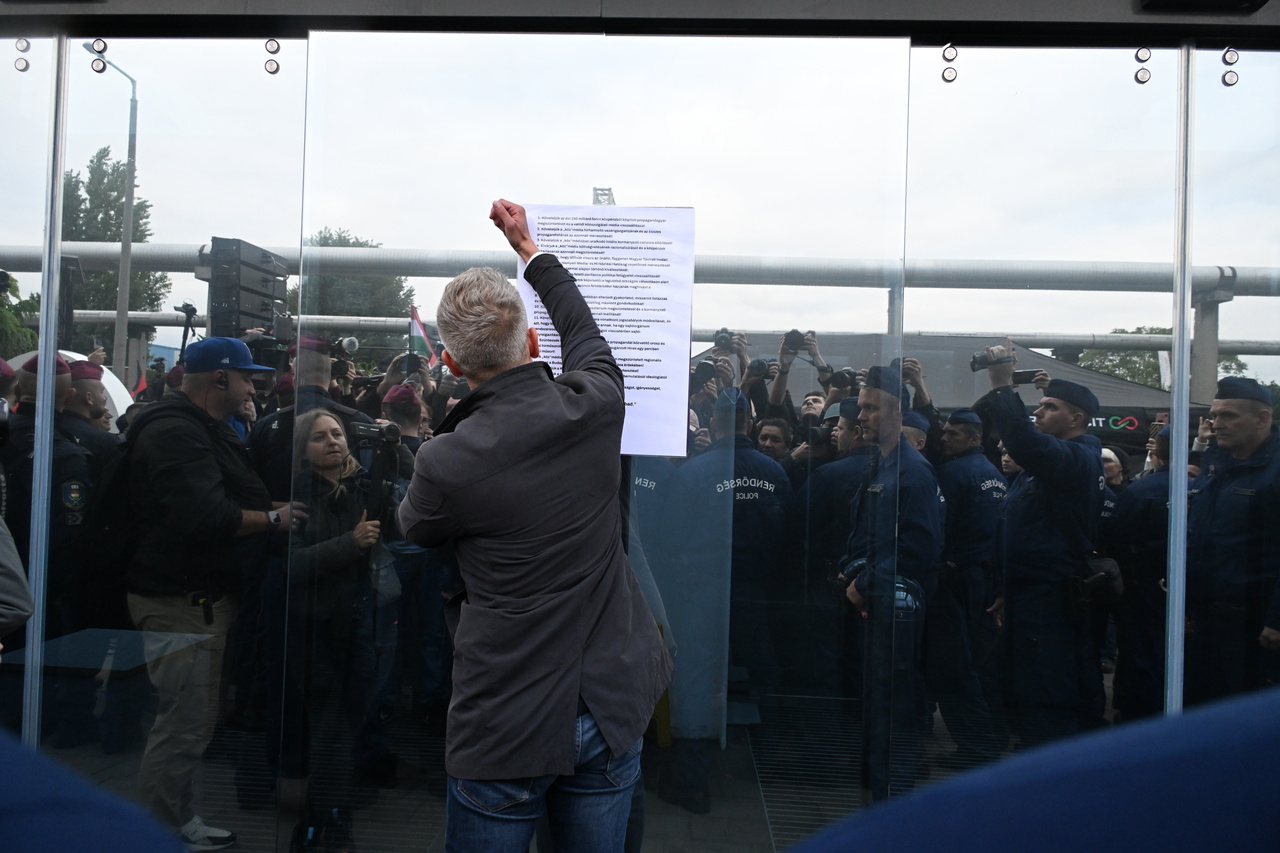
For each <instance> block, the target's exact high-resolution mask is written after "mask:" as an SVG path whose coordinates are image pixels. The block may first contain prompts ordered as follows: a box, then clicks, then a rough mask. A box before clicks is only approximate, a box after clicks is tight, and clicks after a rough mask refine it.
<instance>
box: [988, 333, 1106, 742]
mask: <svg viewBox="0 0 1280 853" xmlns="http://www.w3.org/2000/svg"><path fill="white" fill-rule="evenodd" d="M987 353H988V356H989V358H990V359H991V361H992V364H991V367H990V370H989V372H990V378H991V388H992V390H991V391H990V392H989V393H988V394H987V395H986V396H985V397H983V398H982V401H980V402H981V404H982V406H983V407H984V408H985V409H986V410H987V411H988V412H989V413H990V416H991V418H992V419H993V421H994V423H995V425H996V427H997V428H998V429H999V431H1000V437H1001V439H1002V440H1003V442H1004V447H1005V450H1006V451H1008V453H1009V455H1010V456H1011V457H1012V458H1013V460H1014V461H1015V462H1017V463H1018V465H1020V466H1022V469H1023V470H1022V472H1021V473H1020V474H1018V476H1017V477H1016V478H1014V480H1013V482H1012V483H1011V484H1010V486H1009V492H1008V494H1007V495H1006V496H1005V499H1004V501H1003V502H1002V504H1001V508H1002V511H1001V514H1000V528H999V533H998V537H997V559H998V571H999V577H1000V578H1001V579H1002V581H1003V596H1002V598H1000V599H997V607H996V609H995V610H994V611H993V612H995V613H996V614H998V615H999V617H1000V618H1001V619H1002V620H1003V623H1004V652H1005V663H1006V666H1005V670H1004V671H1005V678H1006V697H1007V701H1008V704H1009V708H1010V711H1011V717H1012V722H1013V724H1014V727H1015V730H1016V731H1017V734H1018V735H1019V738H1020V739H1021V741H1022V743H1023V745H1024V746H1033V745H1037V744H1040V743H1045V742H1047V741H1050V740H1053V739H1055V738H1059V737H1065V736H1067V735H1070V734H1073V733H1075V732H1077V731H1079V730H1080V728H1081V723H1082V720H1086V719H1089V718H1091V717H1092V715H1093V714H1094V713H1095V709H1096V704H1097V699H1098V697H1100V696H1103V692H1102V668H1101V665H1100V661H1099V659H1098V652H1097V648H1096V646H1095V644H1094V643H1093V640H1092V637H1091V635H1090V630H1089V628H1090V625H1089V619H1088V615H1089V614H1088V608H1087V605H1086V604H1085V603H1084V602H1083V601H1082V600H1081V599H1082V596H1081V594H1080V580H1081V579H1082V578H1083V577H1084V573H1085V571H1086V567H1087V562H1086V561H1087V559H1088V555H1089V554H1090V552H1092V551H1093V549H1094V548H1095V547H1096V544H1097V528H1098V519H1099V517H1100V515H1101V513H1102V498H1103V490H1104V484H1105V478H1104V476H1103V472H1102V443H1101V442H1099V441H1098V439H1097V438H1095V437H1093V436H1091V435H1088V434H1086V432H1085V430H1086V429H1087V428H1088V425H1089V419H1090V418H1091V417H1092V416H1093V415H1094V413H1096V412H1097V411H1098V398H1097V397H1095V396H1094V394H1093V392H1092V391H1090V390H1089V389H1088V388H1086V387H1084V386H1083V385H1079V384H1077V383H1075V382H1068V381H1066V380H1063V379H1053V380H1051V381H1050V382H1049V384H1048V385H1047V386H1046V388H1045V390H1044V398H1043V399H1041V401H1040V405H1039V407H1038V408H1036V410H1035V412H1034V413H1033V418H1034V421H1035V425H1034V426H1033V425H1032V422H1031V420H1029V419H1028V418H1027V410H1026V408H1025V407H1024V406H1023V405H1022V399H1021V398H1020V397H1019V396H1018V393H1017V392H1016V391H1015V390H1014V388H1013V365H1014V361H1013V356H1012V348H1011V347H1010V348H1006V347H1002V346H996V347H988V349H987Z"/></svg>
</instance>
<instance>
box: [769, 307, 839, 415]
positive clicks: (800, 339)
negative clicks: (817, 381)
mask: <svg viewBox="0 0 1280 853" xmlns="http://www.w3.org/2000/svg"><path fill="white" fill-rule="evenodd" d="M801 350H804V351H805V352H807V353H809V363H810V364H812V365H813V366H814V367H815V368H817V369H818V376H819V377H822V376H824V375H829V374H830V373H831V372H832V371H831V368H830V367H829V366H828V365H827V362H826V360H825V359H823V357H822V353H820V352H818V334H817V333H816V332H814V331H813V330H812V329H810V330H809V331H807V332H805V333H804V334H803V335H801V334H800V331H799V330H798V329H792V330H791V331H789V332H787V333H786V334H785V335H783V336H782V337H781V338H780V339H779V340H778V361H777V365H778V368H777V370H776V377H775V378H774V380H773V385H772V386H771V387H770V389H769V402H768V405H767V406H766V407H765V410H764V413H765V417H770V418H786V419H788V420H790V421H791V424H792V429H793V430H794V429H795V427H796V426H797V425H798V424H799V420H798V419H797V418H796V413H795V410H794V409H793V408H792V406H791V402H790V398H789V396H788V391H787V379H788V376H789V374H790V373H791V366H792V365H793V364H794V363H795V360H796V356H798V355H799V354H800V351H801ZM809 396H812V395H808V394H806V395H805V397H806V403H807V400H808V397H809ZM815 407H816V408H817V409H818V411H819V412H821V410H822V408H821V407H820V406H815ZM803 415H804V406H803V405H802V406H801V416H803Z"/></svg>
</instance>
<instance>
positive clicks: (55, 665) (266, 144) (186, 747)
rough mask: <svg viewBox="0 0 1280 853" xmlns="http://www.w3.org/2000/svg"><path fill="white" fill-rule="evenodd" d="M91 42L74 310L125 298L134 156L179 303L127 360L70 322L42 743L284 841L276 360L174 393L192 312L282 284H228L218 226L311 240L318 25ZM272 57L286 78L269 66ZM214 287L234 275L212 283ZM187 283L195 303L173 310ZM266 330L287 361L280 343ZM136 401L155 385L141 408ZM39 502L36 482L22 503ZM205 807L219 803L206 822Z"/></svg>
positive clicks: (268, 241) (71, 265)
mask: <svg viewBox="0 0 1280 853" xmlns="http://www.w3.org/2000/svg"><path fill="white" fill-rule="evenodd" d="M72 49H73V51H74V53H73V55H72V56H71V57H70V66H69V86H68V88H69V93H68V103H69V106H68V119H67V132H66V179H65V185H64V194H63V197H64V211H63V213H64V216H63V244H62V245H63V278H62V281H63V287H62V293H61V295H62V297H63V300H62V301H63V304H62V305H59V306H56V307H57V308H58V309H59V310H60V312H62V313H64V314H66V315H68V316H69V312H70V309H71V308H72V307H74V308H75V309H78V310H98V311H102V312H104V313H105V314H106V315H107V317H108V318H110V317H112V316H113V315H114V313H115V306H116V291H117V286H116V283H117V281H118V280H119V279H118V277H117V276H118V275H119V272H120V269H121V257H122V252H121V235H122V234H123V233H126V232H128V231H129V230H130V229H127V228H126V227H125V226H124V224H123V223H124V221H125V220H126V219H128V218H129V216H130V210H129V208H130V202H129V198H130V194H129V192H128V186H129V178H128V176H129V174H130V169H131V165H130V162H129V161H130V159H133V160H134V165H135V166H136V168H135V169H134V171H135V172H136V178H135V184H136V193H135V194H134V195H133V198H132V210H131V215H132V229H131V240H130V241H129V242H128V244H127V245H128V246H129V250H130V251H129V252H128V254H129V256H130V263H129V266H130V270H129V275H128V280H129V281H131V301H130V306H129V307H130V308H132V309H134V310H142V311H151V312H156V314H157V316H156V317H155V318H154V319H146V320H142V321H135V323H133V324H130V325H128V326H127V327H126V328H127V331H128V336H129V338H130V339H131V342H130V345H129V347H130V352H129V354H128V357H127V358H126V355H125V353H124V352H123V351H117V348H115V347H114V346H113V337H114V331H115V329H114V324H111V323H108V324H105V325H100V326H95V325H76V326H74V328H70V327H68V329H67V336H66V338H65V339H63V340H61V343H62V347H61V349H62V354H63V356H64V358H65V360H66V361H68V362H69V363H70V372H69V374H68V375H66V376H60V377H58V384H57V386H56V387H55V388H54V389H53V390H54V392H55V393H56V394H57V395H58V396H57V399H56V403H55V407H56V408H57V409H58V410H59V414H58V416H57V417H56V419H55V428H56V433H57V434H56V435H55V438H54V446H53V449H52V459H53V462H52V471H51V472H48V473H49V474H51V479H52V500H51V505H50V508H49V524H50V530H51V534H50V544H49V550H50V560H49V573H48V576H49V601H48V612H49V630H48V632H47V636H48V640H47V642H46V644H45V651H46V656H45V661H46V673H45V691H44V696H43V729H44V732H45V735H46V736H45V739H44V741H43V744H42V745H43V747H44V748H45V749H48V750H50V754H51V755H53V756H55V757H57V758H58V759H60V760H62V761H64V762H65V763H67V764H69V765H70V766H72V767H74V768H75V769H76V770H78V771H80V772H82V773H83V774H85V775H87V776H89V777H90V778H91V779H93V780H94V781H96V782H98V783H100V784H101V785H103V786H104V787H105V788H107V789H109V790H111V791H114V792H116V793H119V794H122V795H124V796H128V797H132V798H135V799H138V800H140V801H141V802H142V803H143V804H144V805H145V806H147V807H148V808H149V809H150V811H151V812H152V814H153V815H154V816H155V817H156V818H157V819H158V820H159V821H160V823H161V824H164V825H166V826H168V827H169V828H171V829H173V830H178V829H180V828H183V829H184V831H185V832H186V834H187V835H188V836H189V838H190V839H191V840H193V841H194V840H197V839H198V836H200V835H201V834H202V833H210V832H212V833H213V835H214V836H215V837H216V836H217V835H218V832H217V831H214V830H209V829H208V828H207V827H210V826H214V827H227V828H228V829H229V830H230V831H233V832H235V833H236V834H237V835H238V836H239V838H240V839H241V842H242V843H243V845H244V846H245V847H247V848H249V849H271V848H273V847H274V846H275V835H276V824H275V820H274V817H273V816H272V814H271V812H270V811H269V810H263V809H264V807H265V806H268V805H269V803H270V797H271V792H272V788H273V781H272V778H271V775H270V773H269V770H268V767H269V766H272V765H273V764H274V762H273V761H269V760H268V750H267V746H266V742H267V741H266V737H265V734H264V731H265V730H266V728H267V723H268V717H267V714H266V707H267V706H266V699H267V696H266V693H267V691H266V685H267V683H268V678H267V676H266V674H265V673H266V672H267V661H268V660H269V659H270V650H269V645H270V644H269V643H268V642H267V637H268V636H269V630H270V629H275V630H276V631H278V632H279V631H282V630H283V625H282V619H283V614H282V613H276V612H273V611H269V610H268V608H267V606H266V603H267V601H268V598H267V596H266V594H265V593H264V589H265V588H266V587H267V578H268V573H269V562H268V558H269V556H270V550H271V547H272V545H273V542H272V541H271V540H272V537H271V536H270V535H269V534H268V533H267V530H268V529H269V524H268V522H267V520H266V519H267V516H266V510H269V509H270V503H269V501H268V498H267V494H266V490H265V488H264V487H263V486H262V484H261V483H260V482H259V481H258V478H257V477H256V475H255V474H254V473H253V471H252V470H251V469H250V466H249V464H248V461H247V457H246V453H245V450H244V444H243V439H242V437H241V436H242V435H243V434H244V433H245V432H246V431H247V423H246V421H248V422H251V421H252V420H253V416H254V415H256V413H257V409H256V408H254V407H253V406H250V405H249V403H250V401H251V398H252V396H253V387H252V384H251V383H249V382H248V377H250V376H251V375H253V376H262V375H264V374H262V373H252V374H251V373H250V372H247V371H244V370H237V369H236V368H237V366H238V365H239V366H243V364H242V362H241V360H240V356H239V355H236V354H235V353H230V352H225V353H224V352H221V351H218V352H216V354H214V355H213V356H210V355H209V350H208V349H206V351H205V353H206V354H205V356H204V359H203V362H202V363H201V362H199V361H197V360H195V356H194V355H192V356H191V360H189V361H188V364H187V366H188V367H189V368H190V370H189V372H188V375H187V377H186V378H185V379H180V378H178V377H174V378H175V380H176V381H177V387H176V388H169V389H167V390H168V391H170V392H173V393H172V394H167V395H166V396H165V397H164V399H161V395H162V394H166V383H165V379H166V372H167V369H168V368H169V367H172V366H173V365H174V363H175V356H176V354H177V348H178V347H179V346H180V345H181V344H182V343H184V342H185V341H186V340H187V338H188V335H187V334H186V333H185V332H184V329H183V323H184V320H191V319H194V323H193V325H194V329H189V330H188V331H190V332H191V333H192V338H191V339H192V340H194V339H195V338H198V337H201V336H203V335H206V334H210V333H212V334H214V335H232V336H238V335H240V334H241V333H243V332H244V331H245V330H246V329H245V327H246V326H249V325H258V324H257V323H252V324H251V323H248V322H244V321H243V320H238V319H237V318H236V316H235V315H234V312H231V314H232V316H230V317H229V318H228V316H227V314H228V312H227V311H225V310H222V311H221V313H219V305H218V304H217V303H218V300H219V299H221V300H223V301H230V302H232V303H236V302H237V300H238V304H239V307H240V309H241V312H242V316H243V317H250V316H254V315H256V316H258V317H261V316H262V306H261V297H260V296H258V295H256V294H255V293H253V292H251V291H249V290H248V289H247V288H250V287H255V288H257V289H258V290H261V289H262V287H261V284H260V279H259V278H253V279H250V278H249V276H248V272H247V270H248V267H246V268H245V270H246V271H245V272H244V275H243V276H242V279H241V281H239V283H238V285H237V284H230V285H229V284H227V280H228V279H227V272H226V267H228V264H226V263H225V262H223V263H222V266H221V267H220V266H219V262H220V261H223V259H221V258H218V257H216V255H217V248H218V246H217V243H216V238H218V237H232V238H239V239H242V240H244V241H245V242H246V243H252V244H254V245H258V246H267V247H277V248H276V251H277V252H284V253H286V254H290V255H294V256H295V257H296V252H297V248H296V247H297V234H298V230H299V213H300V210H301V189H302V183H301V158H302V134H303V126H302V116H303V108H304V106H305V104H304V98H303V91H304V89H303V85H304V80H305V78H304V75H305V69H306V45H305V43H303V42H298V41H294V42H285V43H283V45H282V48H281V50H280V51H279V53H278V54H270V53H268V52H266V51H265V50H264V47H263V44H262V42H257V41H255V42H252V43H249V42H233V41H223V42H200V41H189V40H178V41H160V40H157V41H138V40H123V39H120V40H116V39H112V40H111V41H110V44H109V45H106V46H105V47H104V46H103V45H98V47H97V48H96V49H94V46H93V44H92V43H89V48H87V49H82V47H81V46H80V44H79V43H76V42H73V43H72ZM91 54H92V55H91ZM273 57H274V58H275V59H276V61H278V63H279V68H278V69H277V72H278V73H275V74H271V73H269V72H268V71H267V70H266V69H265V68H264V62H265V61H267V60H268V59H271V58H273ZM96 62H100V63H101V65H100V68H101V72H98V71H97V70H96V69H94V68H93V67H91V63H96ZM215 78H216V80H217V84H216V85H211V84H210V80H211V79H215ZM131 80H136V107H135V109H131V103H130V101H131V95H133V94H134V90H133V87H132V85H131ZM45 88H46V89H47V86H46V87H45ZM10 92H11V89H10V88H9V87H8V86H6V87H5V97H6V98H8V97H9V96H10ZM135 119H136V122H135ZM135 128H136V132H135ZM16 138H21V134H18V137H16ZM131 155H136V156H131ZM6 167H7V168H11V167H10V166H9V164H7V163H6ZM32 171H36V170H32ZM6 186H8V184H6ZM35 218H36V217H35V216H34V213H33V214H32V220H31V221H35ZM25 228H26V230H25V231H24V232H23V233H22V235H21V240H20V241H18V242H29V243H32V244H35V243H38V239H37V236H38V229H32V228H31V227H30V225H27V226H25ZM5 242H10V240H8V239H6V241H5ZM281 246H284V247H293V248H292V249H291V250H290V249H288V248H286V249H280V248H279V247H281ZM211 250H212V251H211ZM244 254H245V258H246V259H247V260H248V262H249V263H253V264H256V265H257V266H258V267H261V266H263V261H262V259H261V257H260V255H258V254H256V253H254V252H252V251H250V250H248V249H246V250H245V252H244ZM210 255H213V257H209V256H210ZM202 258H203V262H202ZM237 260H238V259H237ZM202 265H203V266H204V267H206V268H210V269H206V270H204V271H201V270H200V267H201V266H202ZM233 266H234V265H233ZM197 275H199V276H202V277H203V280H202V279H201V278H198V277H197ZM279 286H280V288H281V290H282V291H283V287H284V285H283V283H281V284H280V285H279ZM242 287H243V288H246V289H245V290H242V289H241V288H242ZM211 288H212V289H213V290H214V291H215V295H217V294H221V295H217V298H215V299H213V300H211V299H210V289H211ZM281 296H282V298H283V293H281ZM188 301H189V302H190V303H192V308H191V310H190V312H189V313H190V315H191V316H190V317H187V316H185V315H184V312H183V311H181V310H179V309H178V308H172V309H171V306H174V305H177V304H181V303H183V302H188ZM211 301H212V302H214V303H215V304H214V305H213V308H214V309H215V311H214V312H213V313H214V316H213V317H212V328H209V327H207V326H206V324H205V320H204V319H203V318H204V317H208V316H209V314H210V311H209V308H210V302H211ZM282 304H283V303H282ZM119 319H120V320H121V321H122V322H124V321H127V319H128V318H126V317H120V318H119ZM265 319H266V321H267V322H268V323H269V322H270V321H271V319H272V315H271V312H270V311H269V310H268V311H267V312H266V316H265ZM60 337H61V336H60ZM99 345H100V346H101V347H102V348H103V352H102V353H101V354H100V356H101V357H100V358H99V357H95V356H94V355H93V351H94V350H95V349H96V348H97V347H98V346H99ZM253 346H254V353H255V355H254V356H253V357H254V358H255V359H256V360H257V361H258V362H261V361H264V360H265V361H268V362H269V363H270V359H271V358H272V357H273V345H271V344H270V343H269V342H263V341H254V342H253ZM189 355H190V353H189ZM224 356H225V358H224ZM244 358H245V359H248V358H249V356H248V355H247V351H246V353H245V354H244ZM102 360H105V361H106V363H107V364H108V366H110V365H112V364H114V365H115V366H116V367H117V368H118V369H119V371H120V374H121V375H120V376H116V375H113V373H112V372H111V370H110V369H108V370H107V371H106V372H105V373H103V374H102V375H101V378H98V376H97V371H96V370H95V368H94V367H93V366H92V363H93V362H95V361H98V362H101V361H102ZM126 368H128V372H127V373H126V372H125V369H126ZM140 373H141V374H142V376H141V379H139V374H140ZM265 375H266V376H270V372H269V371H268V372H266V373H265ZM260 381H261V380H260ZM64 383H65V388H64ZM40 393H41V394H43V393H45V390H44V389H41V391H40ZM135 398H136V401H137V402H145V405H143V406H141V407H140V408H137V409H135V408H134V406H133V403H134V402H135ZM25 406H26V404H25V403H24V404H23V407H24V408H25ZM246 407H247V408H246ZM250 411H252V414H250ZM20 414H21V409H20V410H19V415H20ZM126 421H127V422H128V433H129V436H130V438H129V443H128V444H122V443H121V437H120V435H119V432H120V427H121V425H122V423H124V422H126ZM15 438H16V436H15ZM14 473H15V472H14V471H9V480H8V483H9V496H10V498H11V499H13V498H14V497H15V496H18V497H20V496H21V495H22V494H23V493H24V492H26V491H27V490H29V488H30V486H29V484H30V482H31V473H30V472H29V471H27V472H25V478H24V476H22V475H19V476H17V477H15V476H14ZM45 473H46V472H38V474H39V475H41V476H43V475H45ZM246 510H247V511H252V512H248V513H243V511H246ZM29 511H30V509H29V498H28V506H27V508H25V509H21V508H15V513H16V514H17V515H19V516H20V515H22V513H23V512H29ZM244 534H253V535H244ZM277 544H278V545H279V547H280V551H281V553H283V539H282V538H281V539H280V540H279V542H278V543H277ZM278 564H279V558H277V572H276V574H277V576H279V575H282V574H283V572H282V570H281V569H279V567H278ZM237 611H238V613H239V615H238V616H237V615H236V614H237ZM278 645H279V644H277V646H278ZM278 657H279V655H278V654H277V658H278ZM276 722H277V725H278V717H277V720H276ZM277 731H278V729H277ZM144 750H145V757H144ZM196 815H200V816H202V817H203V818H204V820H205V821H206V822H207V823H206V824H204V825H200V824H198V823H192V821H193V820H194V819H195V817H196Z"/></svg>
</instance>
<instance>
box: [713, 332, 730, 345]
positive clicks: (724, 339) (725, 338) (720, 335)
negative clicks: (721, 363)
mask: <svg viewBox="0 0 1280 853" xmlns="http://www.w3.org/2000/svg"><path fill="white" fill-rule="evenodd" d="M713 342H714V343H715V346H716V349H725V350H731V349H733V332H731V331H729V330H728V328H721V329H720V331H718V332H716V336H715V338H713Z"/></svg>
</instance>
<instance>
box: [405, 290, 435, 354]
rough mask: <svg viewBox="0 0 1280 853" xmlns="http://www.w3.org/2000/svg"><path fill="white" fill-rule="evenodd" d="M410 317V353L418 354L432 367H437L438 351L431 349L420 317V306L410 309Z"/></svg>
mask: <svg viewBox="0 0 1280 853" xmlns="http://www.w3.org/2000/svg"><path fill="white" fill-rule="evenodd" d="M409 310H410V312H411V313H410V315H409V352H412V353H417V354H418V355H420V356H422V357H423V358H425V359H426V360H427V364H428V366H430V367H435V366H436V351H435V350H434V349H432V348H431V341H430V340H429V339H428V338H427V332H426V330H425V329H423V328H422V319H421V318H420V317H418V306H417V305H414V306H412V307H411V308H410V309H409Z"/></svg>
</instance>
